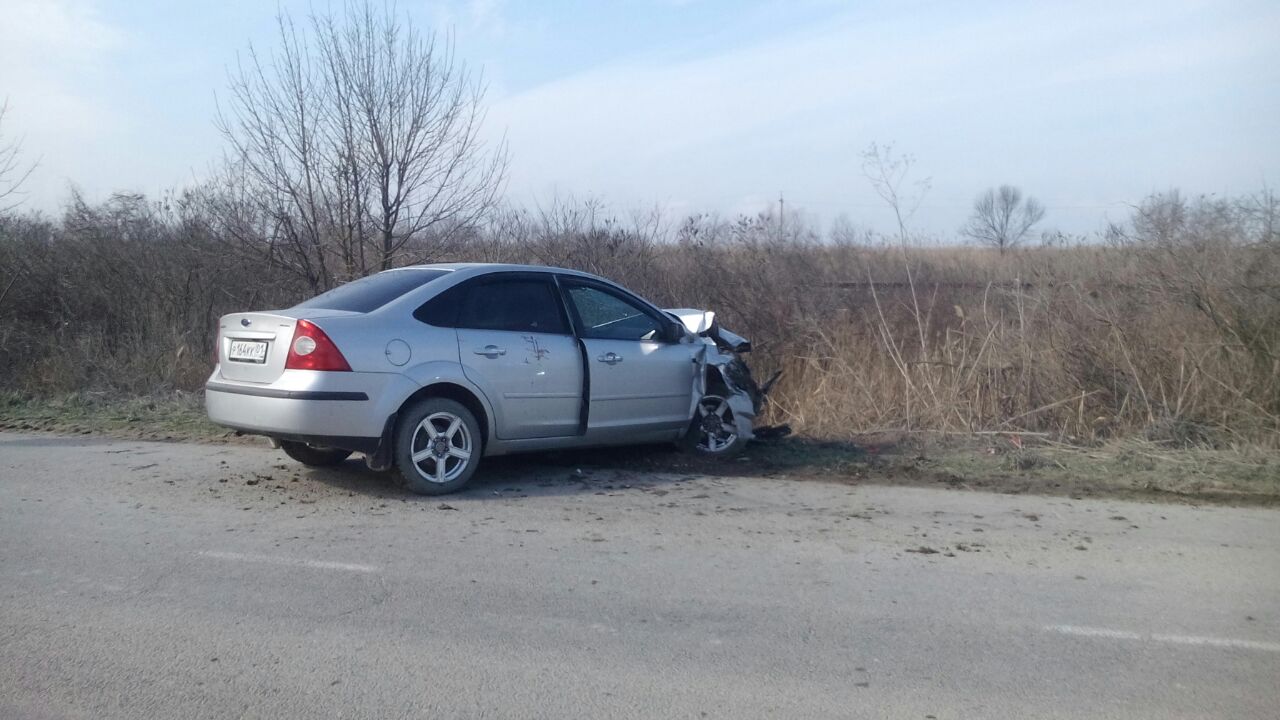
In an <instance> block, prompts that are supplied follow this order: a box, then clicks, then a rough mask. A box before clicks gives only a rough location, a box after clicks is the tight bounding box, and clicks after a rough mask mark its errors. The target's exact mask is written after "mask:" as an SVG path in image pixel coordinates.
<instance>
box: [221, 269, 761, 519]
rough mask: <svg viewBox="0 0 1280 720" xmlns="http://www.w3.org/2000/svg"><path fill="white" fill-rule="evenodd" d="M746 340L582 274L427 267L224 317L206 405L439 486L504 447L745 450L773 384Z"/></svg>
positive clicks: (320, 457) (307, 459) (290, 447)
mask: <svg viewBox="0 0 1280 720" xmlns="http://www.w3.org/2000/svg"><path fill="white" fill-rule="evenodd" d="M750 347H751V346H750V343H749V342H747V341H746V340H745V339H743V338H741V337H739V336H737V335H734V334H733V333H731V332H729V331H727V330H725V329H723V328H721V327H720V326H719V324H718V323H717V322H716V320H715V315H714V313H711V312H704V311H701V310H689V309H678V310H661V309H659V308H657V307H655V306H654V305H652V304H651V303H649V302H647V301H645V300H643V299H642V298H640V297H638V296H636V295H635V294H633V293H631V292H629V291H628V290H626V289H625V288H623V287H621V286H619V285H617V284H615V283H612V282H610V281H608V280H605V279H603V278H600V277H596V276H594V275H589V274H586V273H582V272H577V271H573V270H564V269H559V268H547V267H538V266H524V265H493V264H438V265H418V266H412V267H405V268H398V269H395V270H387V271H385V272H381V273H378V274H376V275H371V276H369V277H366V278H362V279H360V280H356V281H354V282H350V283H347V284H345V285H341V286H339V287H337V288H335V289H333V290H330V291H328V292H326V293H323V294H321V295H318V296H316V297H314V298H311V299H310V300H307V301H305V302H302V303H300V304H298V305H296V306H294V307H291V308H288V309H285V310H273V311H269V312H243V313H233V314H230V315H226V316H224V317H222V318H221V321H220V323H219V332H218V339H217V360H218V363H217V367H215V368H214V370H213V374H212V376H211V377H210V378H209V380H208V382H207V383H206V385H205V404H206V407H207V409H208V413H209V418H210V419H211V420H212V421H213V422H215V423H218V424H220V425H224V426H226V427H229V428H232V429H234V430H237V431H239V432H241V433H246V434H257V435H264V436H266V437H267V438H270V439H271V441H272V443H273V444H274V445H277V446H279V447H280V448H281V449H283V450H284V452H285V453H286V454H288V455H289V456H290V457H292V458H293V459H295V460H297V461H299V462H301V463H303V464H305V465H309V466H313V467H320V466H329V465H336V464H338V463H340V462H342V461H344V460H345V459H346V458H347V457H349V456H350V455H351V454H352V453H363V454H364V455H365V461H366V463H367V464H368V465H369V467H371V468H373V469H375V470H388V469H391V468H393V467H394V468H397V469H398V470H399V471H400V473H401V474H402V475H403V476H404V479H405V481H406V483H407V484H408V486H409V488H410V489H412V490H414V491H416V492H420V493H424V494H429V495H437V494H443V493H448V492H453V491H456V490H458V489H460V488H462V487H463V486H465V485H466V484H467V482H468V481H469V480H470V479H471V477H472V476H473V475H474V474H475V471H476V468H477V467H478V466H479V464H480V459H481V458H482V457H485V456H492V455H503V454H508V453H516V452H525V451H532V450H550V449H562V448H573V447H586V446H601V445H628V444H639V443H658V442H677V443H680V444H682V445H683V446H685V447H686V448H688V449H689V450H691V451H693V452H699V453H703V454H707V455H730V454H733V453H735V452H737V451H738V450H740V449H741V448H742V447H743V445H744V444H745V443H747V442H748V441H750V440H751V439H752V438H753V436H754V435H755V430H756V428H755V426H754V423H755V422H756V418H758V417H759V415H760V411H761V408H762V405H763V403H764V399H765V394H766V393H767V392H768V389H769V387H768V386H769V385H771V384H772V380H771V381H770V382H769V383H766V384H765V385H764V386H760V385H758V384H757V383H756V382H755V380H753V379H752V376H751V372H750V370H749V369H748V367H747V365H746V363H744V362H743V361H742V359H741V354H742V353H744V352H747V351H749V350H750ZM775 379H776V376H775Z"/></svg>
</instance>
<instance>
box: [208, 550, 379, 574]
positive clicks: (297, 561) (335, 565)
mask: <svg viewBox="0 0 1280 720" xmlns="http://www.w3.org/2000/svg"><path fill="white" fill-rule="evenodd" d="M196 554H197V555H201V556H203V557H208V558H215V559H217V560H232V561H235V562H251V563H263V564H267V565H291V566H293V567H304V568H313V569H315V570H346V571H348V572H362V573H376V572H381V570H382V568H379V567H375V566H373V565H358V564H356V563H343V562H329V561H327V560H303V559H301V558H291V557H281V556H279V555H246V554H244V553H235V552H219V551H214V550H207V551H204V552H200V553H196Z"/></svg>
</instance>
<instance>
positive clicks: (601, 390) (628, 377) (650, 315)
mask: <svg viewBox="0 0 1280 720" xmlns="http://www.w3.org/2000/svg"><path fill="white" fill-rule="evenodd" d="M561 286H562V287H563V288H564V289H565V294H566V296H567V297H568V300H569V302H570V303H571V305H572V307H573V309H574V312H575V313H576V314H577V319H578V321H579V328H578V336H579V337H580V338H581V339H582V342H583V344H584V345H585V346H586V355H587V367H588V372H589V374H590V383H589V385H590V388H591V398H590V400H591V404H590V408H589V409H588V412H587V435H588V436H592V437H596V438H599V437H607V436H612V435H625V434H627V433H631V432H646V431H660V430H682V429H684V427H685V426H686V425H688V423H689V417H690V408H691V407H692V398H693V382H694V373H695V371H696V370H697V366H696V365H695V364H694V362H693V360H694V356H695V350H694V348H693V346H691V345H689V344H684V343H673V342H669V341H666V340H665V339H664V337H663V336H664V334H665V328H666V327H667V326H668V325H670V324H671V322H670V321H669V320H666V319H665V318H662V317H661V316H659V315H657V314H656V313H654V311H653V310H651V309H649V308H646V307H644V306H642V305H641V304H639V303H637V302H636V301H635V300H634V299H633V298H629V297H627V296H626V295H625V294H623V293H620V292H618V291H616V290H614V289H613V288H610V287H607V286H605V285H596V284H588V283H585V282H582V281H578V280H575V279H572V278H563V277H562V278H561Z"/></svg>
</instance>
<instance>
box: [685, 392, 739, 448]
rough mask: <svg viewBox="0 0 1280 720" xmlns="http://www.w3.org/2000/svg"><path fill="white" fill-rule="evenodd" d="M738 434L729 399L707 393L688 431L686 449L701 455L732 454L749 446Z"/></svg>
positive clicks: (699, 403) (699, 402) (700, 401)
mask: <svg viewBox="0 0 1280 720" xmlns="http://www.w3.org/2000/svg"><path fill="white" fill-rule="evenodd" d="M746 444H747V443H746V440H744V439H743V438H742V436H741V435H739V434H738V426H737V422H736V420H735V419H734V417H733V408H731V407H729V401H728V400H726V399H725V398H724V397H722V396H720V395H704V396H703V398H702V399H701V400H699V401H698V409H697V412H695V413H694V415H693V422H692V423H691V424H690V425H689V431H688V433H686V434H685V439H684V443H683V445H684V448H685V449H686V450H690V451H692V452H695V453H698V454H699V455H714V456H716V457H730V456H733V455H736V454H738V453H739V452H741V451H742V449H743V447H745V446H746Z"/></svg>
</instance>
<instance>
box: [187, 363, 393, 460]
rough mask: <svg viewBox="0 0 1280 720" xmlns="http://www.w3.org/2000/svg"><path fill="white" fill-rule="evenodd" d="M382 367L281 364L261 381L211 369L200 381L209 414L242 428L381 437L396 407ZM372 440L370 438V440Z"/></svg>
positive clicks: (289, 435)
mask: <svg viewBox="0 0 1280 720" xmlns="http://www.w3.org/2000/svg"><path fill="white" fill-rule="evenodd" d="M400 382H408V380H407V378H403V377H402V376H399V375H394V374H387V373H355V372H342V373H335V372H316V371H310V370H286V371H285V372H284V374H283V375H281V376H280V378H279V379H277V380H276V381H275V382H273V383H271V384H269V385H264V384H257V383H247V382H237V381H234V380H227V379H226V378H223V377H222V376H221V372H220V369H215V370H214V372H213V376H212V377H210V378H209V381H208V382H207V383H206V384H205V407H206V409H207V410H208V413H209V419H210V420H212V421H213V422H215V423H217V424H219V425H224V426H226V427H229V428H232V429H235V430H240V431H242V432H247V433H252V434H258V435H268V436H272V437H279V438H284V439H302V438H366V439H368V438H372V439H374V440H375V441H376V440H377V438H379V437H381V435H382V433H383V429H384V428H385V427H386V423H387V418H388V417H389V416H390V415H391V414H392V413H394V412H395V410H396V408H395V407H393V406H390V405H389V404H388V398H390V397H391V396H393V395H395V393H394V392H388V390H389V387H388V386H389V385H392V384H397V383H400ZM374 444H375V445H376V442H375V443H374Z"/></svg>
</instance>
